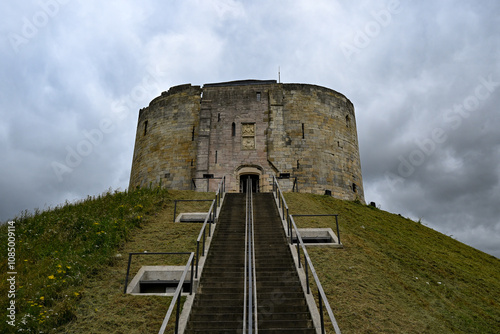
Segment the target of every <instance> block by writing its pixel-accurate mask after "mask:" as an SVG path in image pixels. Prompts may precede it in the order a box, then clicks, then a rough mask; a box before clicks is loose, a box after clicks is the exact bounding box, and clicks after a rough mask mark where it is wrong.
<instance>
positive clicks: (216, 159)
mask: <svg viewBox="0 0 500 334" xmlns="http://www.w3.org/2000/svg"><path fill="white" fill-rule="evenodd" d="M215 163H217V151H215Z"/></svg>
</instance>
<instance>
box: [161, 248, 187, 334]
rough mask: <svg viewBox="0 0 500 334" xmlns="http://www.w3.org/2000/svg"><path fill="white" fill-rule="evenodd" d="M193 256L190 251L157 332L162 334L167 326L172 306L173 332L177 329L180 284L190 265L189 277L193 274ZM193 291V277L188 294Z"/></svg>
mask: <svg viewBox="0 0 500 334" xmlns="http://www.w3.org/2000/svg"><path fill="white" fill-rule="evenodd" d="M193 258H194V252H191V255H190V256H189V260H188V262H187V264H186V267H185V268H184V271H183V272H182V276H181V279H180V280H179V284H177V289H175V293H174V296H173V297H172V301H171V302H170V305H169V307H168V311H167V314H166V315H165V318H164V319H163V323H162V324H161V327H160V330H159V331H158V334H164V333H165V329H166V328H167V324H168V321H169V320H170V316H171V315H172V313H173V311H174V306H175V308H176V317H175V330H174V333H175V334H177V333H178V331H179V314H180V310H181V298H180V296H181V292H182V286H183V285H184V280H185V279H186V276H187V273H188V269H189V267H191V277H192V276H193V265H192V264H193V263H194V262H193ZM192 293H193V279H191V291H189V294H192Z"/></svg>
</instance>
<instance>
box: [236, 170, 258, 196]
mask: <svg viewBox="0 0 500 334" xmlns="http://www.w3.org/2000/svg"><path fill="white" fill-rule="evenodd" d="M248 180H250V182H252V192H254V193H258V192H259V187H260V185H259V180H260V177H259V175H255V174H240V192H243V193H246V192H247V184H248V182H247V181H248Z"/></svg>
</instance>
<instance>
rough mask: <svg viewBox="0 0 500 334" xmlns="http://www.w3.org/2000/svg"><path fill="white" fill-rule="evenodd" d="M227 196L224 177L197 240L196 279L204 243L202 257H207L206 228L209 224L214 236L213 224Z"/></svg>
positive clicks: (209, 232) (209, 229)
mask: <svg viewBox="0 0 500 334" xmlns="http://www.w3.org/2000/svg"><path fill="white" fill-rule="evenodd" d="M225 196H226V177H225V176H224V177H222V180H221V181H220V182H219V186H218V188H217V192H216V193H215V199H214V200H213V201H212V205H210V209H209V210H208V213H207V215H206V217H205V221H204V222H203V225H202V227H201V230H200V233H199V235H198V239H196V273H195V278H198V267H199V264H200V242H203V247H202V254H201V256H205V240H206V232H205V231H206V226H207V223H208V222H209V228H208V237H211V236H212V224H215V222H216V220H217V218H218V217H219V213H220V208H221V207H222V204H223V202H224V198H225Z"/></svg>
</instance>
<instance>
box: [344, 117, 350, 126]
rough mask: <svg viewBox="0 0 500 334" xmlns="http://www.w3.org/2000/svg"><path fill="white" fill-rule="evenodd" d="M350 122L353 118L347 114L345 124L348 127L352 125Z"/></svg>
mask: <svg viewBox="0 0 500 334" xmlns="http://www.w3.org/2000/svg"><path fill="white" fill-rule="evenodd" d="M350 122H351V119H350V118H349V115H347V116H346V117H345V126H346V127H349V125H350V124H349V123H350Z"/></svg>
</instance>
